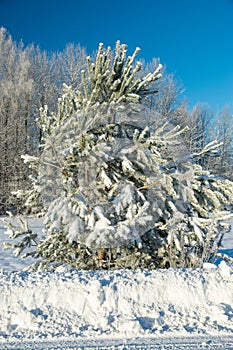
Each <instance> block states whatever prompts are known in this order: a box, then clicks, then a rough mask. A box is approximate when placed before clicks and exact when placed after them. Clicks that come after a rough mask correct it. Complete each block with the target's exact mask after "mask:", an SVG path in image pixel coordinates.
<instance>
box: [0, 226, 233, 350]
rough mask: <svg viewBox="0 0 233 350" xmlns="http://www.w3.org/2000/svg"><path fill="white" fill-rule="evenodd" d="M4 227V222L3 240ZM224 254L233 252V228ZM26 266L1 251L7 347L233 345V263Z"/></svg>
mask: <svg viewBox="0 0 233 350" xmlns="http://www.w3.org/2000/svg"><path fill="white" fill-rule="evenodd" d="M0 220H1V219H0ZM31 224H32V225H33V226H34V227H35V229H36V230H40V229H41V221H40V220H35V219H31ZM3 231H4V230H3V222H2V223H1V222H0V241H3V240H7V237H6V236H5V235H4V234H3ZM222 252H224V253H227V254H229V255H231V256H233V234H232V233H231V232H230V233H228V234H227V235H226V237H225V239H224V241H223V247H222ZM26 263H27V260H26V261H24V260H20V259H19V258H14V257H13V255H12V252H11V251H2V249H1V248H0V349H97V348H98V349H121V350H122V349H233V266H232V265H230V264H228V263H226V262H224V261H222V262H220V263H219V264H218V266H216V265H212V264H205V266H204V268H203V269H199V270H192V269H183V270H174V269H169V270H157V271H147V270H144V271H126V270H118V271H98V272H93V271H86V272H85V271H75V270H72V271H70V270H67V269H66V268H60V269H59V270H58V271H57V272H56V273H45V272H37V273H28V272H23V268H24V267H25V266H26Z"/></svg>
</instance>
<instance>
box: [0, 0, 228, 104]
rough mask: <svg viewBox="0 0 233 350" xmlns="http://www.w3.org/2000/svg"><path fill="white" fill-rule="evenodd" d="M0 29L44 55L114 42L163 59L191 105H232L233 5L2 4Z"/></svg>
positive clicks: (46, 0) (106, 0) (29, 0)
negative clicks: (71, 47)
mask: <svg viewBox="0 0 233 350" xmlns="http://www.w3.org/2000/svg"><path fill="white" fill-rule="evenodd" d="M0 26H3V27H5V28H6V29H7V30H8V32H9V33H10V34H11V35H12V36H13V39H14V40H16V41H19V40H21V39H22V41H23V42H24V44H26V45H27V44H30V43H34V44H36V45H37V44H38V45H39V46H40V47H41V49H45V50H47V51H60V50H62V49H63V48H64V47H65V45H66V44H67V43H70V42H73V43H80V44H81V45H82V46H84V47H86V49H87V51H88V53H92V52H93V50H95V49H96V48H97V46H98V43H99V42H103V43H104V44H105V46H108V45H110V46H115V42H116V40H118V39H119V40H120V41H121V42H124V43H126V44H127V45H128V49H129V53H131V52H132V51H133V50H134V48H135V47H136V46H139V47H140V48H141V53H140V57H142V58H145V60H146V61H150V60H151V59H152V58H153V57H160V61H161V63H162V64H164V65H166V67H167V71H168V72H170V73H175V77H176V78H177V79H178V80H181V81H182V83H183V86H184V88H185V93H184V95H185V96H186V98H187V99H188V100H189V101H190V104H191V105H194V104H195V103H197V102H207V103H209V104H210V106H211V108H212V109H213V110H217V109H218V110H220V109H221V108H222V107H223V106H224V105H226V104H229V105H230V106H231V107H233V0H140V1H139V0H82V1H80V0H39V1H37V0H0Z"/></svg>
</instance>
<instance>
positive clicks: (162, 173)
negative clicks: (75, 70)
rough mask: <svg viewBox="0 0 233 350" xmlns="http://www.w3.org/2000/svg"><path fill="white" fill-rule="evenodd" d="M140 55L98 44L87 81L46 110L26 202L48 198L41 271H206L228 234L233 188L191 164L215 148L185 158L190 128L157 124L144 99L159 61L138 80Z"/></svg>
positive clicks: (38, 250) (84, 74)
mask: <svg viewBox="0 0 233 350" xmlns="http://www.w3.org/2000/svg"><path fill="white" fill-rule="evenodd" d="M137 52H138V49H136V51H135V52H134V54H133V55H132V56H130V57H127V56H126V46H125V45H122V44H120V43H119V42H118V43H117V45H116V51H115V55H113V54H112V52H111V49H110V48H108V49H107V50H106V51H105V50H104V48H103V45H102V44H100V46H99V50H98V53H97V55H96V60H95V62H91V61H90V58H89V57H87V63H88V64H87V71H83V72H82V84H81V86H80V87H79V88H78V89H77V90H75V91H74V90H73V89H72V88H71V87H68V86H64V94H63V95H62V97H61V98H60V99H59V101H58V113H57V114H50V113H49V111H48V109H47V107H46V106H45V107H44V109H42V110H41V118H40V120H39V124H40V127H41V130H42V132H43V144H42V145H41V147H42V150H43V152H42V154H41V157H40V159H38V178H37V179H36V181H35V179H34V187H33V188H32V190H31V192H30V193H29V196H28V197H27V202H26V204H27V205H28V206H30V205H32V200H34V199H35V198H38V196H40V197H41V198H42V200H43V203H44V210H45V220H44V223H45V228H44V238H43V239H41V240H40V241H39V243H38V245H37V246H36V249H35V250H33V251H32V253H31V254H32V255H33V256H34V257H36V258H38V259H39V260H38V261H37V262H36V265H35V266H36V267H37V268H55V267H56V266H58V265H60V264H68V265H70V266H72V267H75V268H83V269H97V268H108V269H111V268H161V267H162V268H167V267H185V266H186V267H200V266H202V264H203V262H205V261H208V260H209V259H210V257H211V255H212V254H213V251H214V248H215V242H216V239H217V238H218V236H220V235H221V234H222V233H223V232H224V229H225V226H224V225H223V224H222V221H224V220H225V219H226V218H227V217H228V216H229V215H230V212H231V203H232V199H233V198H232V196H233V184H232V183H231V182H230V181H228V180H225V179H221V178H216V177H214V176H212V175H211V174H209V173H208V172H207V171H204V170H203V169H202V168H201V167H200V166H199V165H197V164H195V163H192V160H193V158H196V157H202V156H205V155H206V154H211V152H212V151H214V150H215V149H216V147H217V144H216V142H213V143H211V144H209V145H207V146H206V147H205V148H204V149H203V150H202V151H201V152H200V153H198V154H193V155H188V154H186V152H185V150H184V149H183V146H182V133H184V132H185V129H183V130H181V129H180V128H179V127H178V126H177V127H174V126H173V125H172V124H171V123H170V122H169V121H168V122H167V123H165V124H162V125H160V126H158V124H159V123H158V120H156V123H154V122H155V120H154V119H153V115H151V113H150V112H149V111H148V110H147V108H146V107H145V105H144V104H143V100H144V99H146V97H147V96H148V95H149V94H150V93H153V92H154V87H153V89H152V88H150V86H151V85H150V84H151V83H152V82H154V81H156V80H157V79H159V78H160V76H161V73H160V71H161V68H162V66H161V65H159V66H158V67H156V68H155V71H154V72H152V73H149V74H148V75H147V76H145V77H140V78H139V75H138V74H137V73H138V72H139V70H140V68H141V64H140V62H137V63H136V64H134V59H135V56H136V54H137ZM154 125H156V127H155V126H154ZM26 160H27V161H30V159H28V158H27V157H26ZM33 161H34V163H35V159H33ZM33 191H34V193H35V195H34V196H33V195H32V193H33ZM20 195H22V193H21V194H20ZM18 232H19V231H18ZM25 233H26V234H27V235H29V236H30V232H29V231H28V230H27V232H25V230H24V229H22V231H21V234H22V235H23V234H25ZM31 234H32V233H31ZM33 237H34V236H33ZM27 242H30V240H29V239H28V240H27ZM17 244H19V243H16V244H14V246H15V247H16V248H17ZM28 254H30V253H27V255H28Z"/></svg>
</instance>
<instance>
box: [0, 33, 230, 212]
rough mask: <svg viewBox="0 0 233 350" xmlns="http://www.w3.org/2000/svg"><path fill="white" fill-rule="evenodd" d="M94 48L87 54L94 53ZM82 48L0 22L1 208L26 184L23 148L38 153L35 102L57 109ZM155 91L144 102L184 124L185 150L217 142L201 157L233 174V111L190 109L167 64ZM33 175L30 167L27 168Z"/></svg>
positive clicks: (77, 73) (77, 71)
mask: <svg viewBox="0 0 233 350" xmlns="http://www.w3.org/2000/svg"><path fill="white" fill-rule="evenodd" d="M95 55H96V53H95V52H94V53H93V54H92V56H91V58H92V57H95ZM86 56H87V53H86V50H85V48H83V47H81V46H80V45H79V44H77V45H75V44H67V46H66V47H65V49H64V50H63V51H62V52H52V53H51V52H47V51H42V50H41V49H40V48H39V47H38V46H35V45H29V46H24V45H23V43H22V42H20V43H17V42H15V41H14V40H13V39H12V37H11V35H10V34H9V33H8V32H7V31H6V29H5V28H0V213H1V214H4V213H5V212H6V211H9V210H10V211H14V212H18V211H20V210H21V206H20V203H19V202H18V200H17V198H16V196H14V195H13V194H12V192H14V191H16V190H18V189H24V188H27V186H29V183H28V175H29V172H30V169H28V166H27V165H25V164H24V162H23V160H22V158H21V156H22V155H24V154H29V155H38V154H39V152H40V149H39V146H38V145H39V144H40V143H41V138H42V132H43V131H42V130H41V129H40V128H39V126H38V123H37V120H38V118H39V116H40V108H41V107H43V106H45V105H48V108H49V110H50V111H54V112H55V113H56V108H57V99H58V98H59V96H61V94H62V91H63V84H66V85H68V86H72V89H75V88H78V87H79V86H80V84H81V82H82V71H85V70H86V65H87V60H86ZM158 61H159V59H157V58H154V59H153V60H152V62H149V63H147V62H143V68H142V70H141V71H140V74H145V73H147V72H149V71H151V70H153V69H154V67H155V66H156V64H158ZM155 90H156V91H157V93H156V94H154V95H150V97H149V99H147V102H146V103H147V107H148V110H149V111H150V112H153V116H155V119H157V120H158V121H160V122H161V119H163V120H164V121H168V122H169V123H173V124H175V125H176V124H179V125H181V126H182V127H183V126H186V125H187V126H188V127H189V129H188V130H187V132H186V133H185V134H184V135H183V145H184V147H185V148H186V150H187V151H188V152H190V153H196V152H199V151H200V150H201V149H202V148H203V146H204V145H205V144H207V143H208V142H210V141H211V140H215V139H217V140H218V141H219V142H220V146H219V149H218V154H216V155H217V156H216V157H215V158H214V159H213V157H211V161H209V160H208V157H206V158H204V160H202V164H201V165H202V166H203V167H204V168H206V169H208V170H211V172H212V173H214V174H216V175H219V176H224V177H226V178H229V179H233V172H232V165H233V153H232V149H233V116H232V113H231V111H230V108H229V107H228V106H226V107H225V108H223V110H222V111H220V112H214V111H211V109H210V107H209V106H208V104H205V103H203V104H198V105H196V106H194V107H193V108H192V110H190V108H189V105H188V103H187V102H184V101H183V99H182V87H181V85H180V84H179V83H178V82H177V81H176V80H175V78H174V76H173V75H171V74H168V73H167V72H166V69H164V71H163V77H162V79H160V80H159V82H157V83H156V86H155ZM31 175H32V176H33V173H32V174H31Z"/></svg>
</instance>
